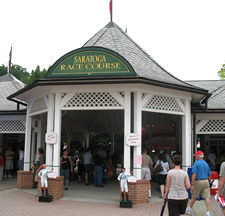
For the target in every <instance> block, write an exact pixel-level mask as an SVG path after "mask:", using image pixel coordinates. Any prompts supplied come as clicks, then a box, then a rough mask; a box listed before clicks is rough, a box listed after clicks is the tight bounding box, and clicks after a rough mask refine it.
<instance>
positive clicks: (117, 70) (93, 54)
mask: <svg viewBox="0 0 225 216" xmlns="http://www.w3.org/2000/svg"><path fill="white" fill-rule="evenodd" d="M115 75H116V76H124V75H126V76H127V75H128V76H130V75H136V73H135V72H134V69H133V67H132V66H131V65H130V63H129V62H128V61H127V60H126V59H125V58H123V57H122V56H121V55H119V54H118V53H116V52H114V51H112V50H109V49H105V48H102V47H84V48H81V49H77V50H73V51H71V52H69V53H67V54H65V55H64V56H62V57H61V58H60V59H58V60H57V61H56V62H55V63H54V65H53V66H52V67H51V68H50V70H49V72H48V73H47V75H46V78H51V77H82V76H83V77H93V76H115Z"/></svg>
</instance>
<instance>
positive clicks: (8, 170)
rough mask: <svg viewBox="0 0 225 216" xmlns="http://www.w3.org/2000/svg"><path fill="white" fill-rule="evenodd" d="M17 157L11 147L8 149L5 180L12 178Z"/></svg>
mask: <svg viewBox="0 0 225 216" xmlns="http://www.w3.org/2000/svg"><path fill="white" fill-rule="evenodd" d="M14 157H15V152H14V151H13V150H12V148H11V147H8V150H7V151H6V153H5V158H6V162H5V170H6V171H5V176H4V177H5V178H7V177H10V178H11V177H12V170H13V160H14Z"/></svg>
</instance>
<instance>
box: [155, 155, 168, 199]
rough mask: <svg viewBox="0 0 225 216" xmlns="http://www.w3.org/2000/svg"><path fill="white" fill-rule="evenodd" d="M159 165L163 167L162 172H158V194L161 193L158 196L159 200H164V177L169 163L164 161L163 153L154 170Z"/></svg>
mask: <svg viewBox="0 0 225 216" xmlns="http://www.w3.org/2000/svg"><path fill="white" fill-rule="evenodd" d="M159 165H161V166H162V167H163V170H162V171H160V172H158V183H159V187H160V192H161V195H160V196H159V198H164V193H165V185H166V177H167V173H168V171H169V163H168V161H167V160H166V156H165V153H163V154H160V155H159V160H158V161H157V162H156V165H155V168H156V167H157V166H159Z"/></svg>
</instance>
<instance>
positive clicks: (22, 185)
mask: <svg viewBox="0 0 225 216" xmlns="http://www.w3.org/2000/svg"><path fill="white" fill-rule="evenodd" d="M33 184H34V174H33V172H31V171H23V170H19V171H17V188H19V189H31V188H33Z"/></svg>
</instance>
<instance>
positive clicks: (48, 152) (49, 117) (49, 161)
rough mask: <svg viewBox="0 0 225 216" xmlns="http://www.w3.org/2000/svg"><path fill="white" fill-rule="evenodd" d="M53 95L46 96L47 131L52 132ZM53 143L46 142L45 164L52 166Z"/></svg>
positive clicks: (53, 115)
mask: <svg viewBox="0 0 225 216" xmlns="http://www.w3.org/2000/svg"><path fill="white" fill-rule="evenodd" d="M54 110H55V95H54V94H49V96H48V114H47V131H46V132H47V133H50V132H54V117H55V111H54ZM52 152H53V145H52V144H50V143H46V161H45V163H46V166H47V168H52V165H53V155H52Z"/></svg>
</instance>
